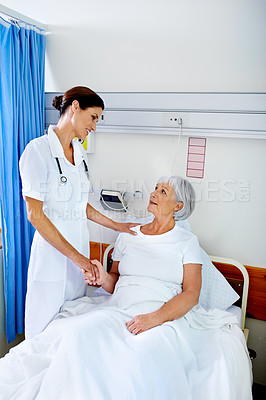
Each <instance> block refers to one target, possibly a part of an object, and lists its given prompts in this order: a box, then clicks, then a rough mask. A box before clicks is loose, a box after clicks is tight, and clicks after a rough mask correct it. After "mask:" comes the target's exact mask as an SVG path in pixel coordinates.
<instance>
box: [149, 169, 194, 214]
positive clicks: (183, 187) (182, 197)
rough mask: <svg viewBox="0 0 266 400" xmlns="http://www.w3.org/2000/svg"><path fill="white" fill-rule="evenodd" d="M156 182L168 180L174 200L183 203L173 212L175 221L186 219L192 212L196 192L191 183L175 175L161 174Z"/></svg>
mask: <svg viewBox="0 0 266 400" xmlns="http://www.w3.org/2000/svg"><path fill="white" fill-rule="evenodd" d="M157 182H158V183H167V182H168V183H169V186H171V188H173V189H174V191H175V194H176V201H177V202H182V203H183V207H182V208H181V209H180V210H178V211H176V212H175V215H174V219H175V220H176V221H181V220H183V219H187V218H188V217H189V216H190V215H191V214H192V212H193V210H194V208H195V202H196V194H195V191H194V189H193V186H192V185H191V183H190V182H189V181H187V180H186V179H183V178H181V176H177V175H166V176H162V177H161V178H160V179H159V180H158V181H157Z"/></svg>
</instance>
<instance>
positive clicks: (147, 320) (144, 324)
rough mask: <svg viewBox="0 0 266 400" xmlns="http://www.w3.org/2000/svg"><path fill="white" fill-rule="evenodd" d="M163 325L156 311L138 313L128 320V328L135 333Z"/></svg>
mask: <svg viewBox="0 0 266 400" xmlns="http://www.w3.org/2000/svg"><path fill="white" fill-rule="evenodd" d="M158 325H161V323H160V321H159V320H158V318H157V317H156V314H155V313H149V314H142V315H136V316H135V317H134V318H133V319H131V320H130V321H128V322H126V326H127V329H128V330H129V332H131V333H133V334H134V335H138V334H139V333H141V332H144V331H147V330H148V329H151V328H154V327H155V326H158Z"/></svg>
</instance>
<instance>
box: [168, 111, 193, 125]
mask: <svg viewBox="0 0 266 400" xmlns="http://www.w3.org/2000/svg"><path fill="white" fill-rule="evenodd" d="M188 122H189V113H186V112H178V111H176V112H164V113H163V126H164V127H167V128H179V127H180V126H182V127H184V128H187V127H188Z"/></svg>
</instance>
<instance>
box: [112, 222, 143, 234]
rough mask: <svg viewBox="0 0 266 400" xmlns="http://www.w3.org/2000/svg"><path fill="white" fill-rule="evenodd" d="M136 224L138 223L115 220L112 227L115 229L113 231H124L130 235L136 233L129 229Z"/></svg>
mask: <svg viewBox="0 0 266 400" xmlns="http://www.w3.org/2000/svg"><path fill="white" fill-rule="evenodd" d="M137 225H139V224H133V223H121V222H116V223H115V228H114V229H115V231H118V232H126V233H130V234H131V235H137V232H135V231H132V230H131V229H130V228H133V227H134V226H137Z"/></svg>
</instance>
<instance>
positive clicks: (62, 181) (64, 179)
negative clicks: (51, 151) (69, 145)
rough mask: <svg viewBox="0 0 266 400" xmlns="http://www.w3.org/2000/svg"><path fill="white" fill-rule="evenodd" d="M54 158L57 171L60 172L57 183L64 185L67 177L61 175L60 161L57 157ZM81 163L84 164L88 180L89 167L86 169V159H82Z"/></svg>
mask: <svg viewBox="0 0 266 400" xmlns="http://www.w3.org/2000/svg"><path fill="white" fill-rule="evenodd" d="M55 159H56V163H57V167H58V171H59V174H60V178H59V184H60V185H65V184H66V183H67V177H66V176H65V175H63V173H62V169H61V165H60V162H59V160H58V158H57V157H55ZM83 164H84V168H85V173H86V175H87V178H88V180H90V173H89V169H88V166H87V164H86V161H85V160H84V159H83Z"/></svg>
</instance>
